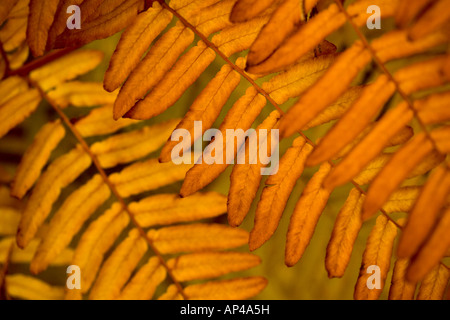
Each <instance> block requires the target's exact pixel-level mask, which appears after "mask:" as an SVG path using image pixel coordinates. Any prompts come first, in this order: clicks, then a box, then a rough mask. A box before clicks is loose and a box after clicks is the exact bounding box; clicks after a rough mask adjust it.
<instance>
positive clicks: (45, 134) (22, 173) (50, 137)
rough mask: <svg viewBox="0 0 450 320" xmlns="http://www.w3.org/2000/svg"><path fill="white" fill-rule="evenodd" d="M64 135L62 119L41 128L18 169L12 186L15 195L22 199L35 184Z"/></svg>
mask: <svg viewBox="0 0 450 320" xmlns="http://www.w3.org/2000/svg"><path fill="white" fill-rule="evenodd" d="M64 135H65V129H64V126H63V125H62V124H61V121H60V120H56V121H53V122H48V123H47V124H45V125H44V126H43V127H42V128H41V129H40V130H39V132H38V133H37V134H36V136H35V138H34V140H33V143H32V144H31V145H30V146H29V147H28V149H27V151H25V153H24V155H23V157H22V160H21V161H20V164H19V166H18V168H17V170H16V173H15V176H14V181H13V182H12V186H11V195H12V196H13V197H16V198H19V199H22V198H23V196H24V195H25V193H26V192H27V191H28V190H29V189H30V188H31V187H32V186H33V184H34V183H35V182H36V180H37V179H38V178H39V175H40V174H41V171H42V168H43V167H44V166H45V164H46V163H47V161H48V160H49V158H50V154H51V153H52V151H53V150H54V149H55V148H56V147H57V146H58V144H59V142H60V141H61V139H62V138H63V137H64Z"/></svg>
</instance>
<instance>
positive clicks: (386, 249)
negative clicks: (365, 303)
mask: <svg viewBox="0 0 450 320" xmlns="http://www.w3.org/2000/svg"><path fill="white" fill-rule="evenodd" d="M396 235H397V226H396V225H395V224H394V223H393V222H391V221H390V220H389V219H388V218H386V217H385V216H384V215H380V216H379V217H378V218H377V221H376V224H375V226H374V227H373V228H372V231H371V232H370V235H369V238H368V239H367V243H366V248H365V250H364V254H363V258H362V262H361V269H360V272H359V277H358V280H357V282H356V286H355V292H354V295H353V297H354V299H355V300H376V299H378V298H379V297H380V294H381V292H382V290H383V287H384V284H385V282H386V277H387V274H388V272H389V268H390V265H391V256H392V246H393V243H394V239H395V237H396ZM372 265H376V266H378V267H379V268H380V269H379V272H380V285H381V288H380V289H377V288H373V289H369V288H368V286H367V280H368V278H369V277H370V276H371V275H372V273H373V271H372V272H369V273H368V272H367V268H368V267H369V266H372Z"/></svg>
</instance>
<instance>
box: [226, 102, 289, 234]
mask: <svg viewBox="0 0 450 320" xmlns="http://www.w3.org/2000/svg"><path fill="white" fill-rule="evenodd" d="M280 117H281V115H280V113H279V112H278V111H276V110H275V111H272V113H271V114H270V115H269V116H268V117H267V118H266V119H265V120H264V121H263V122H262V123H261V124H260V125H259V126H258V127H257V128H256V133H255V137H256V139H257V142H256V149H255V151H254V152H252V155H250V150H249V149H250V146H249V140H247V141H246V143H245V148H244V149H241V150H243V151H244V152H245V158H244V159H245V163H243V164H239V163H237V164H236V165H235V166H234V167H233V171H232V172H231V176H230V189H229V192H228V222H229V224H230V225H231V226H234V227H235V226H238V225H240V224H241V223H242V221H243V220H244V218H245V216H246V215H247V213H248V211H249V210H250V206H251V204H252V202H253V200H254V199H255V196H256V193H257V191H258V189H259V185H260V182H261V178H262V175H261V169H262V168H264V167H265V166H266V165H267V164H263V163H262V162H261V159H259V156H258V155H259V154H260V149H261V148H263V145H265V146H266V147H265V149H263V150H266V152H265V153H266V154H267V156H270V155H271V148H272V147H271V146H272V143H271V129H273V128H276V125H277V122H278V119H280ZM261 130H265V132H266V136H265V137H263V136H261V134H260V132H261ZM249 139H252V137H249ZM269 148H270V149H269ZM241 152H242V151H241ZM240 156H241V155H240V154H239V155H238V157H240Z"/></svg>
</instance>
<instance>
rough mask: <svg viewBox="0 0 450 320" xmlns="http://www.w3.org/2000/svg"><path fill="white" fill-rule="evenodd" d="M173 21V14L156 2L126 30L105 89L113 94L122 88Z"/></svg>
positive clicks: (111, 65)
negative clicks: (145, 53)
mask: <svg viewBox="0 0 450 320" xmlns="http://www.w3.org/2000/svg"><path fill="white" fill-rule="evenodd" d="M171 20H172V13H170V12H169V11H167V10H165V9H163V8H162V7H161V5H160V4H159V3H158V2H157V1H155V2H153V6H152V7H151V8H149V9H148V10H147V11H145V12H142V13H141V14H139V15H138V16H137V18H136V19H135V20H134V21H133V23H132V24H131V25H129V26H128V27H127V28H126V29H125V32H124V33H123V34H122V36H121V38H120V41H119V43H118V44H117V47H116V51H115V52H114V54H113V55H112V57H111V61H110V62H109V68H108V70H106V73H105V78H104V87H105V89H106V90H107V91H110V92H112V91H114V90H116V89H117V88H118V87H119V86H120V84H121V83H122V82H123V81H124V80H125V79H126V78H127V77H128V76H129V74H130V73H131V71H132V70H133V69H134V68H135V67H136V66H137V65H138V63H139V61H140V59H141V57H142V55H143V54H144V52H145V51H146V50H147V48H148V46H149V45H150V44H151V43H152V41H153V40H154V39H155V38H156V37H157V36H158V35H159V34H160V33H161V31H163V30H164V28H165V27H166V26H167V25H168V24H169V22H170V21H171Z"/></svg>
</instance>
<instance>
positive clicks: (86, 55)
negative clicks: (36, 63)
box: [30, 50, 103, 91]
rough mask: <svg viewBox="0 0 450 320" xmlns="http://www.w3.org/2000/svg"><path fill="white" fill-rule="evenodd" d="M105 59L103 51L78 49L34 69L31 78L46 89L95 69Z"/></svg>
mask: <svg viewBox="0 0 450 320" xmlns="http://www.w3.org/2000/svg"><path fill="white" fill-rule="evenodd" d="M102 59H103V52H101V51H96V50H77V51H74V52H72V53H69V54H68V55H66V56H64V57H62V58H59V59H57V60H55V61H52V62H50V63H47V64H46V65H44V66H42V67H40V68H38V69H36V70H33V71H32V72H31V73H30V78H31V79H32V80H34V81H36V82H37V83H38V84H39V86H40V87H41V88H42V90H44V91H48V90H49V89H51V88H53V87H55V86H57V85H58V84H60V83H62V82H65V81H67V80H71V79H73V78H76V77H77V76H79V75H82V74H84V73H87V72H88V71H91V70H92V69H94V68H95V67H96V66H98V64H99V63H100V62H101V61H102Z"/></svg>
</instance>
